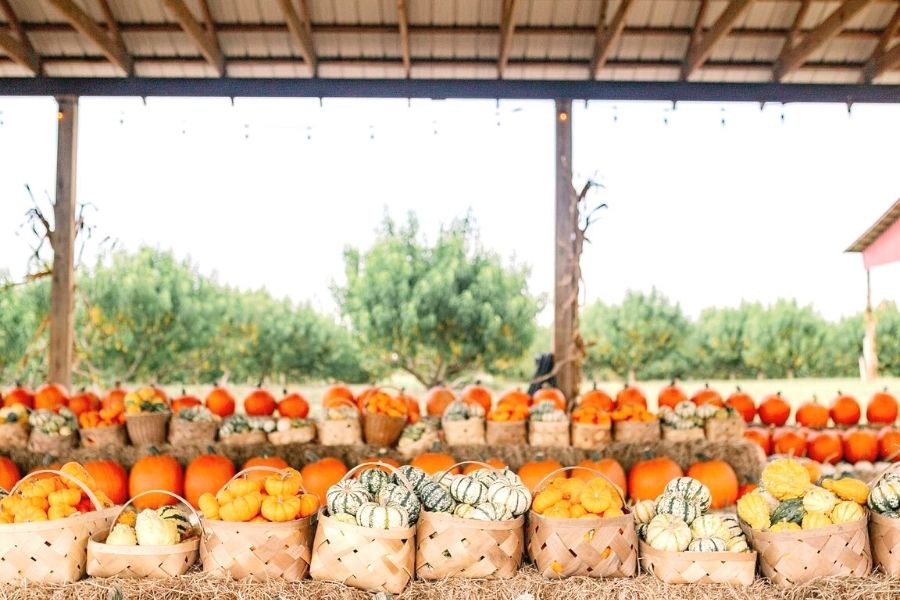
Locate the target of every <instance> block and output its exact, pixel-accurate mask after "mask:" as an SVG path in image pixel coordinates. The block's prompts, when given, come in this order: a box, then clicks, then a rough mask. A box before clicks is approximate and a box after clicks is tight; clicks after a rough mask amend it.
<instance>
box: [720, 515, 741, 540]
mask: <svg viewBox="0 0 900 600" xmlns="http://www.w3.org/2000/svg"><path fill="white" fill-rule="evenodd" d="M719 518H720V519H722V524H723V525H725V528H726V529H728V534H729V537H731V538H735V537H737V536H739V535H743V534H744V531H743V530H742V529H741V524H740V522H739V521H738V518H737V517H736V516H734V515H722V516H720V517H719ZM725 541H726V542H727V541H728V540H725Z"/></svg>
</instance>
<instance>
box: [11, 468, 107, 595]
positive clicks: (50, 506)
mask: <svg viewBox="0 0 900 600" xmlns="http://www.w3.org/2000/svg"><path fill="white" fill-rule="evenodd" d="M112 507H113V503H112V501H111V500H110V499H109V497H108V496H107V495H106V494H105V493H103V491H102V490H101V489H100V486H99V485H98V484H97V481H96V480H95V479H94V478H93V477H92V476H91V474H90V473H88V471H87V470H86V469H85V468H84V467H83V466H81V465H80V464H79V463H76V462H69V463H66V464H64V465H62V467H60V469H59V470H58V471H57V470H39V471H33V472H31V473H29V474H28V475H26V476H25V477H23V478H22V479H21V480H19V482H18V483H17V484H16V485H15V486H14V487H13V489H12V490H11V491H10V493H9V495H8V496H5V497H3V498H2V499H0V583H19V582H29V583H72V582H74V581H77V580H79V579H81V578H82V576H84V573H85V565H86V563H87V544H88V540H90V538H91V537H92V536H93V535H94V534H96V533H98V532H101V531H107V530H109V527H110V523H111V522H112V519H113V517H114V516H115V513H116V509H114V508H112Z"/></svg>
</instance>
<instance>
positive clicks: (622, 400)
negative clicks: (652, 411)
mask: <svg viewBox="0 0 900 600" xmlns="http://www.w3.org/2000/svg"><path fill="white" fill-rule="evenodd" d="M628 405H634V406H640V407H642V408H647V397H646V396H644V392H642V391H641V390H640V388H638V387H637V386H634V385H626V386H625V387H623V388H622V389H621V390H619V393H618V394H616V408H623V407H625V406H628Z"/></svg>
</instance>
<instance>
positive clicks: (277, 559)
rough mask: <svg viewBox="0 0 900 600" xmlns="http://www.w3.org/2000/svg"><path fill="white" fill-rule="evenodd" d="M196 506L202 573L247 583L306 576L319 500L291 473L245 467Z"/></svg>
mask: <svg viewBox="0 0 900 600" xmlns="http://www.w3.org/2000/svg"><path fill="white" fill-rule="evenodd" d="M260 474H262V475H263V476H260ZM197 504H198V505H199V508H200V511H201V513H202V519H201V524H202V527H203V537H202V539H201V541H200V561H201V563H202V564H203V570H204V571H205V572H208V573H212V574H214V575H221V576H224V577H231V578H232V579H248V580H251V581H265V580H267V579H283V580H284V581H300V580H301V579H303V578H304V577H305V576H306V573H307V571H308V570H309V563H310V557H311V554H312V535H313V530H314V529H315V521H316V511H317V510H318V509H319V500H318V498H317V497H316V496H315V495H314V494H309V493H307V492H306V490H305V489H304V487H303V477H302V476H301V475H300V472H299V471H297V470H296V469H292V468H290V467H288V468H286V469H275V468H273V467H265V466H256V467H248V468H246V469H244V470H242V471H240V472H238V473H236V474H235V475H234V477H232V478H231V479H230V480H229V481H228V483H226V484H225V485H224V486H222V488H221V489H220V490H219V491H218V492H216V493H215V494H213V493H211V492H206V493H204V494H202V495H201V496H200V497H199V498H198V500H197Z"/></svg>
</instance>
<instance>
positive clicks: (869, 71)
mask: <svg viewBox="0 0 900 600" xmlns="http://www.w3.org/2000/svg"><path fill="white" fill-rule="evenodd" d="M897 68H900V44H897V45H896V46H894V47H893V48H891V49H890V50H888V51H887V52H885V53H884V54H882V55H881V56H879V57H878V58H876V59H874V60H871V61H869V63H868V64H866V68H865V76H866V79H867V80H868V81H872V80H873V79H875V78H876V77H880V76H882V75H884V74H885V73H887V72H888V71H890V70H891V69H897Z"/></svg>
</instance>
